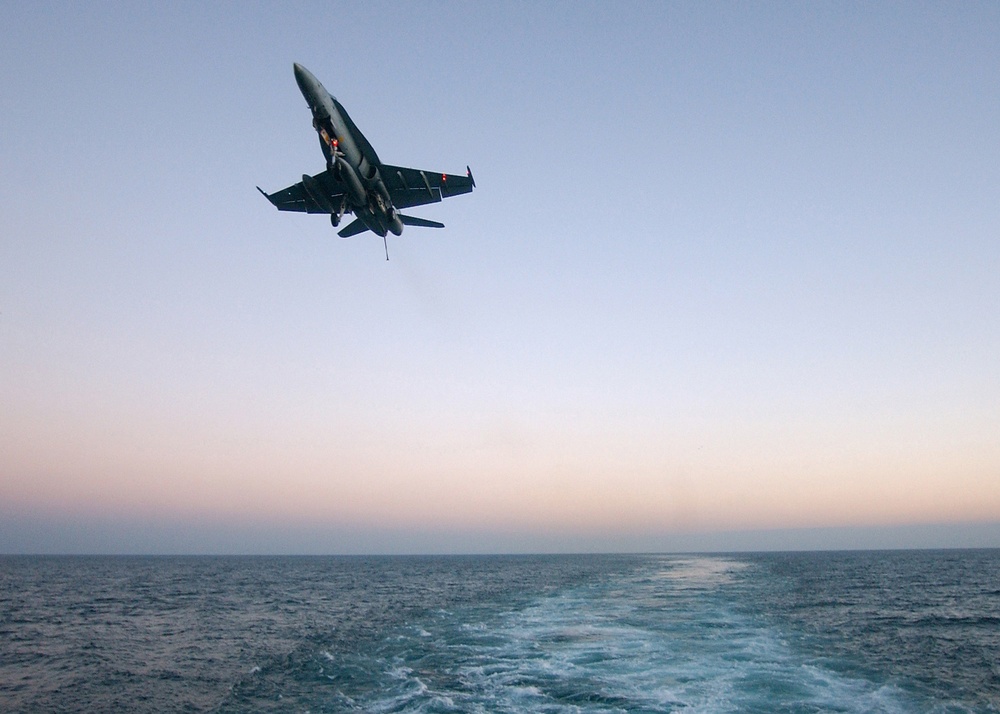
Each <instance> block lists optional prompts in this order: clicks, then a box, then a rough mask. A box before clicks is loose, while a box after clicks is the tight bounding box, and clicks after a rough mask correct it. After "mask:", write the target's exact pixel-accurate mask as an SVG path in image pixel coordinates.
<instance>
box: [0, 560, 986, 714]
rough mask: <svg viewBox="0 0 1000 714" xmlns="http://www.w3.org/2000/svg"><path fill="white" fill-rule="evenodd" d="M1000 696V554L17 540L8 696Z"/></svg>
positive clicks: (405, 700)
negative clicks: (284, 552) (295, 547)
mask: <svg viewBox="0 0 1000 714" xmlns="http://www.w3.org/2000/svg"><path fill="white" fill-rule="evenodd" d="M998 710H1000V550H943V551H888V552H875V551H868V552H839V553H834V552H824V553H759V554H742V553H741V554H719V555H578V556H563V555H559V556H469V557H458V556H447V557H443V556H442V557H438V556H435V557H48V556H4V557H0V711H2V712H227V713H228V712H300V713H305V712H386V713H388V712H407V713H408V712H413V713H417V712H427V713H432V712H433V713H437V712H442V713H443V712H482V713H487V712H501V713H504V712H510V713H514V712H544V713H547V714H562V713H564V712H565V713H571V712H572V713H581V714H583V713H590V712H595V713H596V712H609V713H610V712H685V713H691V714H694V713H696V712H698V713H701V712H704V713H706V714H708V713H714V712H789V713H793V712H794V713H803V714H805V713H807V712H808V713H812V712H847V713H855V712H856V713H862V712H893V713H895V712H900V713H903V712H914V713H925V712H926V713H930V712H933V713H941V714H945V713H949V714H950V713H958V712H997V711H998Z"/></svg>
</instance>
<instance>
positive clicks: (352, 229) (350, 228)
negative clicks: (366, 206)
mask: <svg viewBox="0 0 1000 714" xmlns="http://www.w3.org/2000/svg"><path fill="white" fill-rule="evenodd" d="M366 230H368V226H366V225H365V222H364V221H362V220H361V219H360V218H355V219H354V220H353V221H351V222H350V223H349V224H347V227H346V228H341V229H340V231H339V232H338V233H337V235H338V236H340V237H341V238H350V237H351V236H356V235H357V234H358V233H364V232H365V231H366Z"/></svg>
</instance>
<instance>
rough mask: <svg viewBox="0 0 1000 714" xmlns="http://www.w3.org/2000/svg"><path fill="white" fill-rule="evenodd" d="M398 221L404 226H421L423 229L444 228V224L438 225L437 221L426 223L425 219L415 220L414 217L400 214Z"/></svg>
mask: <svg viewBox="0 0 1000 714" xmlns="http://www.w3.org/2000/svg"><path fill="white" fill-rule="evenodd" d="M399 220H401V221H402V222H403V225H404V226H421V227H423V228H444V223H438V222H437V221H428V220H427V219H426V218H417V217H416V216H404V215H403V214H402V213H400V214H399Z"/></svg>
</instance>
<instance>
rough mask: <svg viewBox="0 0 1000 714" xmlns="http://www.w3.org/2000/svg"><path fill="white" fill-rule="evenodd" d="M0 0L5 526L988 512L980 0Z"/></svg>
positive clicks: (361, 543)
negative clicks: (455, 182)
mask: <svg viewBox="0 0 1000 714" xmlns="http://www.w3.org/2000/svg"><path fill="white" fill-rule="evenodd" d="M4 15H5V21H4V23H3V25H2V27H0V63H2V67H3V70H4V71H3V72H0V553H490V552H591V551H676V550H745V549H791V550H795V549H813V548H879V547H894V548H895V547H1000V317H998V315H1000V240H998V239H1000V141H998V133H997V128H998V127H1000V75H998V74H997V71H996V70H997V68H998V67H1000V42H998V41H997V38H998V37H1000V5H998V4H997V3H988V2H987V3H975V2H963V3H957V2H956V3H951V2H945V3H920V2H913V3H876V4H872V3H849V2H816V3H793V2H762V3H713V2H670V3H663V2H649V3H645V2H628V3H605V2H594V3H591V2H548V3H527V2H524V3H522V2H498V3H451V2H426V3H419V4H417V3H379V2H365V3H329V2H318V3H283V4H282V5H281V6H280V7H279V6H277V5H274V4H270V3H249V2H248V3H200V2H197V3H196V2H190V3H185V2H176V3H105V2H93V3H65V2H55V3H46V2H11V3H7V4H6V5H5V8H4ZM293 62H299V63H301V64H303V65H304V66H306V67H308V68H309V69H310V70H311V71H312V72H313V73H314V74H315V75H316V77H317V78H319V79H320V81H322V82H323V84H324V85H325V86H326V87H327V89H329V90H330V91H331V93H332V94H334V95H335V96H336V97H337V98H338V99H339V100H340V101H341V103H342V104H343V105H344V106H345V107H346V108H347V110H348V111H349V112H350V114H351V117H352V118H353V120H354V122H355V123H356V124H357V125H358V127H359V128H360V129H361V130H362V131H363V132H364V133H365V135H366V136H367V138H368V139H369V140H370V141H371V143H372V144H373V145H374V147H375V149H376V150H377V151H378V153H379V156H380V157H381V158H382V160H383V161H386V162H389V163H393V164H399V165H404V166H411V167H415V168H421V169H426V170H429V171H447V172H451V173H461V172H462V171H463V170H464V168H465V166H466V165H467V164H468V165H471V167H472V169H473V171H474V173H475V177H476V181H477V186H478V187H477V189H476V191H475V192H474V193H473V194H471V195H465V196H460V197H456V198H454V199H449V200H447V201H444V202H442V203H440V204H436V205H433V206H427V207H423V208H419V209H413V210H412V211H411V212H412V213H413V214H415V215H419V216H421V217H424V218H429V219H432V220H439V221H442V222H444V223H445V224H446V226H447V227H446V228H445V229H444V230H431V229H421V228H412V227H411V228H407V229H406V231H405V232H404V233H403V235H402V236H400V237H398V238H397V237H394V236H389V241H388V248H389V255H390V258H391V260H389V261H388V262H386V260H385V256H384V253H383V246H382V241H381V240H380V239H378V238H377V237H374V236H373V235H372V234H370V233H369V234H367V236H357V237H354V238H352V239H349V240H341V239H339V238H338V237H337V236H336V234H335V232H334V231H333V230H332V228H331V226H330V224H329V221H328V220H325V219H324V218H323V217H322V216H308V215H302V214H294V213H283V212H278V211H276V210H274V208H273V207H272V206H271V205H270V204H269V203H268V202H267V201H266V200H264V199H263V198H262V197H261V196H260V194H258V193H257V191H256V190H255V188H254V187H255V186H258V185H259V186H261V187H262V188H263V189H264V190H266V191H270V192H273V191H276V190H279V189H281V188H284V187H286V186H288V185H290V184H292V183H295V182H297V181H298V180H299V179H300V177H301V175H302V174H303V173H310V174H315V173H318V172H319V171H321V170H322V169H323V168H324V163H323V157H322V154H321V152H320V150H319V145H318V142H317V139H316V136H315V132H314V131H313V129H312V127H311V123H310V120H311V118H310V115H309V111H308V109H307V107H306V105H305V101H304V100H303V98H302V96H301V94H300V93H299V90H298V88H297V86H296V84H295V81H294V77H293V74H292V63H293Z"/></svg>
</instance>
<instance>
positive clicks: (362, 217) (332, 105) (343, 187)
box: [257, 64, 476, 256]
mask: <svg viewBox="0 0 1000 714" xmlns="http://www.w3.org/2000/svg"><path fill="white" fill-rule="evenodd" d="M295 79H296V81H297V82H298V85H299V89H300V90H301V91H302V95H303V96H304V97H305V99H306V102H307V104H308V105H309V108H310V110H311V111H312V114H313V128H314V129H315V130H316V133H317V135H318V136H319V140H320V147H321V149H322V151H323V156H324V157H325V159H326V170H324V171H321V172H320V173H318V174H315V175H309V174H303V176H302V180H301V181H300V182H299V183H296V184H293V185H291V186H289V187H288V188H285V189H282V190H280V191H276V192H274V193H266V192H265V191H263V190H262V189H261V188H260V187H259V186H258V188H257V190H258V191H260V192H261V193H262V194H263V195H264V196H265V197H266V198H267V199H268V200H269V201H270V202H271V203H272V204H273V205H274V206H275V207H277V208H278V210H281V211H298V212H301V213H325V214H327V215H329V216H330V221H331V223H332V224H333V226H334V227H336V226H338V225H339V223H340V221H341V218H342V217H343V216H344V215H347V214H353V215H354V216H355V219H354V221H352V222H351V223H350V224H348V225H347V226H346V227H345V228H342V229H341V230H340V231H339V235H340V236H341V237H344V238H347V237H350V236H353V235H357V234H359V233H363V232H365V231H369V230H370V231H372V232H373V233H375V234H377V235H379V236H381V237H382V238H383V239H384V238H385V237H386V234H387V233H393V234H394V235H400V234H401V233H402V232H403V226H404V225H410V226H424V227H433V228H443V227H444V225H443V224H441V223H438V222H436V221H429V220H426V219H422V218H417V217H415V216H408V215H404V214H402V213H400V212H399V210H400V209H406V208H412V207H414V206H422V205H425V204H428V203H438V202H440V201H441V200H442V199H445V198H450V197H451V196H457V195H459V194H463V193H470V192H471V191H472V190H473V189H474V188H475V185H476V183H475V180H474V179H473V178H472V171H471V170H469V169H468V168H466V173H465V174H464V175H461V174H445V173H440V172H436V171H424V170H420V169H411V168H405V167H402V166H392V165H389V164H383V163H382V162H381V161H380V160H379V158H378V155H377V154H376V153H375V150H374V148H372V146H371V144H370V143H369V142H368V140H367V139H366V138H365V136H364V134H362V133H361V131H360V130H359V129H358V128H357V126H356V125H355V124H354V122H353V121H352V120H351V118H350V116H349V115H348V114H347V111H346V110H345V109H344V107H343V106H342V105H341V104H340V102H338V101H337V100H336V99H335V98H334V97H333V96H331V95H330V93H329V92H327V91H326V89H325V88H324V87H323V85H322V84H320V82H319V80H317V79H316V78H315V77H314V76H313V75H312V74H311V73H310V72H309V70H307V69H306V68H305V67H302V66H301V65H298V64H296V65H295ZM386 254H387V256H388V250H387V251H386Z"/></svg>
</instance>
